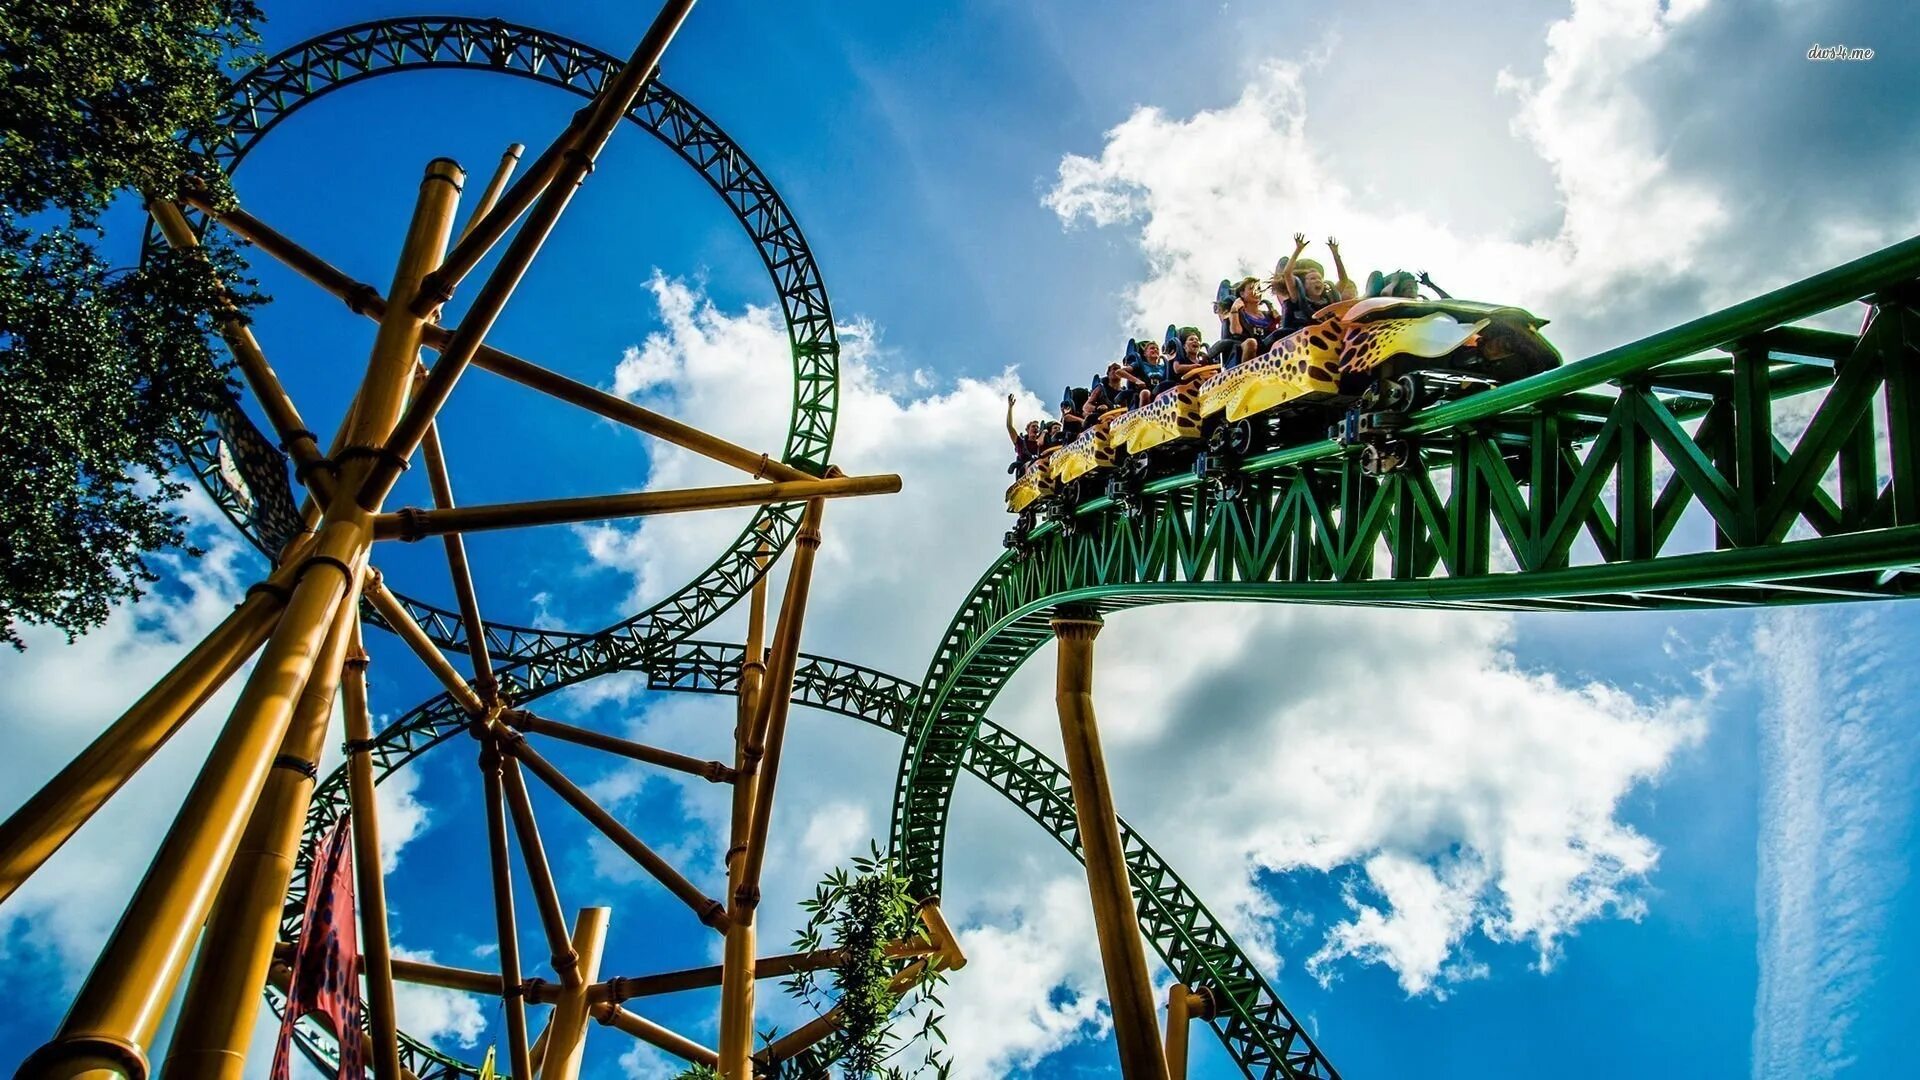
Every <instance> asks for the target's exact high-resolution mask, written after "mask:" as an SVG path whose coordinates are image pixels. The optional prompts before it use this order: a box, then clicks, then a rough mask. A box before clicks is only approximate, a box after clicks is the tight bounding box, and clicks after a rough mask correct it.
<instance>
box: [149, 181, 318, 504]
mask: <svg viewBox="0 0 1920 1080" xmlns="http://www.w3.org/2000/svg"><path fill="white" fill-rule="evenodd" d="M147 210H148V212H149V213H151V214H152V215H153V220H154V221H155V222H156V223H157V224H158V225H159V226H160V233H161V235H162V236H164V237H166V239H167V243H168V244H170V245H171V246H173V247H174V248H175V249H177V250H181V251H188V250H194V249H197V248H199V246H200V238H199V237H198V236H196V235H195V234H194V231H193V226H191V225H189V224H187V219H186V216H185V215H183V214H182V213H180V208H179V207H177V206H175V205H174V204H173V203H172V202H170V201H168V200H166V199H149V200H147ZM222 300H223V303H222V304H221V307H220V310H219V311H218V312H217V313H216V318H218V320H219V323H220V336H221V338H222V339H223V340H224V341H226V343H227V351H228V352H230V353H232V354H233V359H234V364H235V366H236V367H238V368H239V369H240V374H241V376H242V377H244V378H245V379H246V380H247V386H248V387H250V388H251V389H252V390H253V396H254V398H255V400H257V401H259V403H260V409H261V411H263V412H265V413H266V414H267V423H268V425H269V426H270V427H272V428H273V433H274V434H275V435H278V436H279V437H280V444H281V445H282V446H283V447H285V448H286V451H287V454H288V455H289V456H291V457H292V458H293V464H294V470H293V471H294V476H295V477H297V478H298V479H299V480H300V482H301V483H302V484H306V485H308V486H309V487H311V488H312V489H313V492H314V494H315V495H316V496H318V498H319V499H321V500H325V499H328V498H330V497H331V496H332V494H333V473H332V471H331V464H332V463H331V462H329V461H327V460H326V459H325V458H323V457H321V456H320V445H319V437H318V436H316V435H315V434H314V433H313V432H312V431H310V430H309V429H308V428H307V425H306V422H305V421H303V420H301V419H300V410H299V409H297V408H295V407H294V404H293V399H292V398H291V397H289V396H288V395H287V390H286V387H285V386H283V385H282V384H281V382H280V376H279V375H278V374H276V373H275V372H274V370H273V365H271V364H269V363H267V357H266V354H265V353H264V352H262V351H261V350H260V343H259V342H258V341H256V340H254V337H253V331H252V330H250V329H248V327H247V320H246V317H245V316H244V315H242V314H241V313H240V310H239V308H237V307H235V306H234V304H233V303H232V301H231V300H230V299H228V298H226V297H225V294H224V293H223V294H222Z"/></svg>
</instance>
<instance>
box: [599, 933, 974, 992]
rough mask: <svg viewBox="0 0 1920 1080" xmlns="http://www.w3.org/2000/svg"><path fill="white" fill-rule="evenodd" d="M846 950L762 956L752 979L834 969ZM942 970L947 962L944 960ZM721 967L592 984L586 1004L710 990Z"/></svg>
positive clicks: (915, 952) (907, 947)
mask: <svg viewBox="0 0 1920 1080" xmlns="http://www.w3.org/2000/svg"><path fill="white" fill-rule="evenodd" d="M885 951H886V954H887V955H888V956H890V957H893V958H895V959H905V958H909V957H915V956H931V955H933V954H935V953H938V952H940V951H941V949H940V947H939V946H938V945H937V944H935V943H934V942H931V941H926V940H922V939H919V938H913V939H909V940H907V941H896V942H893V943H891V944H889V945H888V946H887V947H886V950H885ZM846 956H847V954H846V951H845V950H843V949H814V950H812V951H810V952H798V953H782V954H779V955H775V956H762V957H760V958H759V959H757V960H755V961H754V962H753V975H754V978H756V979H780V978H785V977H786V976H788V975H795V974H798V973H800V972H803V971H821V970H824V969H826V968H830V967H834V966H836V965H838V964H839V963H841V962H842V961H844V960H845V959H846ZM941 963H942V966H943V967H944V966H946V962H945V960H944V959H943V960H942V962H941ZM724 970H725V969H724V968H723V966H722V965H720V964H714V965H712V966H710V967H699V968H687V969H685V970H682V971H663V972H660V973H658V974H655V975H629V976H621V977H618V978H612V979H607V980H606V981H604V982H598V983H595V984H593V986H592V987H590V988H589V989H588V991H587V1000H588V1001H592V1002H595V1003H599V1002H603V1001H611V1002H613V1003H615V1004H619V1003H620V1002H623V1001H631V1000H633V999H634V998H642V997H657V996H659V995H661V994H677V993H679V992H681V991H683V990H699V989H704V988H706V987H709V986H719V985H720V984H721V980H722V978H723V975H724Z"/></svg>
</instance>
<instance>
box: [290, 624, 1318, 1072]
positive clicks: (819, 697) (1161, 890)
mask: <svg viewBox="0 0 1920 1080" xmlns="http://www.w3.org/2000/svg"><path fill="white" fill-rule="evenodd" d="M616 647H617V646H616ZM741 655H742V649H741V647H740V646H739V645H737V644H720V643H715V642H707V641H681V642H678V643H676V644H674V645H673V646H672V647H671V648H669V649H666V650H663V651H660V652H657V653H653V654H647V653H644V652H640V651H637V650H632V649H627V650H625V651H622V652H619V653H618V654H617V655H613V656H611V657H610V658H609V659H608V661H607V663H608V664H610V665H611V666H609V667H605V668H602V669H601V672H602V673H603V672H604V671H609V670H620V671H644V672H646V674H647V685H648V688H649V689H651V690H656V691H679V692H686V693H701V694H734V693H737V692H738V689H739V680H740V661H741ZM547 667H548V665H547V663H546V662H545V661H535V662H533V663H530V664H524V665H520V666H518V667H517V668H515V669H514V671H515V674H514V675H513V676H512V677H511V679H509V680H508V681H507V684H506V688H507V689H508V690H509V696H510V697H512V698H513V699H514V700H515V701H526V700H530V699H532V698H534V697H538V696H540V695H541V694H544V693H548V692H551V691H552V690H554V689H557V688H559V687H561V686H564V685H567V684H568V681H569V680H568V679H567V678H566V676H565V675H564V674H562V673H561V672H560V671H558V670H553V671H549V670H547ZM917 695H918V690H917V689H916V688H915V687H914V686H913V684H912V683H909V682H907V681H905V680H903V679H899V678H896V677H894V676H892V675H888V674H886V673H884V672H880V671H875V670H873V669H872V668H866V667H861V666H859V665H857V664H847V663H843V662H841V661H838V660H833V659H830V658H827V657H821V656H811V655H807V654H802V655H801V658H800V664H799V667H798V669H797V671H796V675H795V680H794V692H793V701H794V703H795V704H797V705H807V706H811V707H813V708H816V709H821V710H824V711H827V712H832V713H838V714H840V715H842V716H850V717H853V718H854V719H857V720H863V721H865V722H867V723H869V724H872V725H874V726H876V727H880V728H884V729H885V730H887V731H891V732H893V733H895V734H897V735H904V734H906V733H907V731H908V728H909V725H910V724H911V723H912V721H913V716H914V700H915V698H916V697H917ZM467 723H468V721H467V717H466V715H465V714H464V713H462V712H461V710H460V707H459V706H458V705H456V704H454V702H453V701H452V699H451V698H449V697H448V696H446V695H444V694H442V695H440V696H438V697H435V698H433V699H431V700H429V701H427V702H425V703H423V704H422V705H420V706H418V707H416V708H414V709H413V710H412V711H411V712H409V713H407V714H406V715H405V716H402V717H401V718H400V719H398V720H396V721H395V722H394V723H392V724H391V725H389V726H388V727H387V729H386V730H385V731H383V732H382V733H381V734H380V735H379V736H378V738H377V740H376V745H375V746H374V748H373V760H374V769H375V775H376V776H377V777H382V778H384V777H385V776H386V775H387V774H389V773H391V772H392V771H393V770H395V769H398V768H402V767H404V766H405V765H406V764H407V763H408V762H410V761H412V760H413V759H414V758H416V757H418V756H419V755H421V754H423V753H425V752H427V751H428V750H430V749H432V748H433V747H434V746H437V745H439V744H440V743H441V742H444V741H446V740H448V739H450V738H453V737H455V736H458V735H461V734H463V733H464V732H465V731H466V729H467ZM961 768H962V769H964V770H966V771H968V772H971V773H973V774H974V775H975V776H978V777H979V778H980V779H982V780H983V781H985V782H986V784H987V786H988V787H990V788H992V789H993V790H994V791H997V792H999V793H1000V794H1001V795H1004V796H1005V797H1006V798H1007V799H1009V800H1011V801H1012V802H1013V803H1014V804H1015V805H1017V806H1019V807H1020V809H1021V810H1023V811H1025V812H1026V814H1027V816H1028V817H1030V818H1032V819H1033V820H1034V821H1035V822H1038V823H1039V824H1040V826H1041V827H1043V828H1045V829H1046V830H1047V832H1048V833H1049V834H1050V835H1052V836H1053V838H1054V839H1055V840H1057V841H1059V842H1060V845H1061V846H1062V847H1064V848H1066V849H1067V851H1068V852H1070V853H1071V854H1072V855H1073V856H1074V858H1076V859H1079V858H1082V854H1081V850H1080V839H1079V830H1078V826H1077V824H1076V822H1075V818H1074V809H1073V796H1072V791H1071V784H1070V783H1069V781H1068V779H1067V774H1066V771H1065V770H1064V769H1062V768H1061V767H1060V766H1059V765H1057V764H1055V763H1054V762H1053V761H1052V759H1050V758H1048V757H1047V756H1046V755H1045V754H1042V753H1041V752H1040V751H1038V750H1036V749H1034V748H1033V747H1032V746H1030V745H1028V744H1027V743H1026V742H1025V741H1023V740H1022V739H1020V738H1019V737H1018V736H1016V735H1014V734H1013V733H1011V732H1009V731H1006V730H1005V729H1003V728H1001V727H999V726H998V725H996V724H994V723H993V722H992V721H990V720H984V719H983V720H982V722H981V726H980V730H979V734H978V737H977V738H976V739H975V740H974V742H973V743H972V744H971V745H970V746H969V747H968V749H967V752H966V753H965V755H963V758H962V762H961ZM346 810H347V776H346V771H345V770H344V769H342V770H339V771H336V772H335V773H334V774H333V775H331V776H329V777H327V778H326V779H325V780H324V781H322V782H321V784H320V785H319V786H318V787H317V788H316V789H315V791H314V794H313V803H312V810H311V811H310V812H309V814H308V816H307V822H306V827H305V830H304V834H303V836H302V838H301V853H300V858H299V861H298V863H297V864H296V869H295V871H294V877H293V887H292V889H291V891H290V892H289V894H288V897H287V907H286V909H285V915H284V919H283V922H282V925H281V933H282V935H283V936H288V937H290V936H292V935H294V934H297V933H298V931H299V923H300V915H301V911H302V909H303V907H304V905H305V901H306V888H307V870H308V862H309V859H310V856H311V853H312V851H313V848H314V845H316V844H317V843H318V842H319V840H320V838H321V837H323V836H324V835H325V834H326V831H327V830H328V829H329V828H331V827H332V825H333V823H334V822H335V821H337V820H339V818H340V816H341V815H342V814H344V813H345V812H346ZM1120 835H1121V840H1122V843H1123V845H1124V847H1125V850H1126V858H1127V868H1128V871H1129V873H1130V875H1131V877H1132V879H1133V883H1134V900H1135V903H1136V906H1137V909H1138V912H1139V916H1140V928H1141V931H1142V933H1144V934H1145V935H1146V938H1147V940H1148V941H1149V942H1151V943H1152V945H1153V947H1154V949H1155V951H1157V952H1158V953H1159V955H1160V958H1161V959H1162V960H1164V961H1165V962H1166V964H1167V967H1168V969H1169V970H1171V971H1172V972H1173V975H1174V977H1175V978H1176V979H1179V980H1180V981H1182V982H1184V983H1186V984H1187V985H1189V986H1207V987H1211V988H1214V990H1215V992H1216V997H1217V999H1218V1001H1219V1002H1220V1011H1219V1015H1218V1016H1217V1017H1216V1018H1215V1019H1214V1020H1213V1021H1212V1024H1213V1027H1214V1030H1215V1032H1216V1033H1217V1034H1218V1035H1219V1037H1220V1040H1221V1042H1222V1043H1223V1044H1224V1045H1225V1046H1226V1048H1227V1051H1228V1052H1229V1053H1230V1054H1232V1055H1233V1058H1234V1060H1235V1061H1237V1062H1238V1063H1239V1064H1240V1067H1241V1068H1242V1070H1244V1071H1245V1072H1246V1074H1247V1075H1248V1076H1251V1077H1259V1078H1262V1080H1265V1078H1272V1077H1337V1076H1338V1075H1339V1073H1338V1072H1337V1071H1335V1070H1334V1068H1333V1067H1332V1066H1331V1065H1330V1064H1328V1063H1327V1061H1326V1059H1325V1058H1324V1057H1323V1056H1322V1055H1321V1053H1320V1051H1319V1049H1318V1048H1317V1047H1316V1046H1315V1045H1314V1044H1313V1042H1312V1040H1311V1039H1310V1038H1309V1037H1308V1036H1307V1033H1306V1032H1305V1030H1304V1029H1302V1028H1301V1026H1300V1024H1299V1023H1298V1022H1296V1021H1295V1020H1294V1018H1293V1015H1292V1014H1291V1013H1289V1012H1288V1011H1287V1008H1286V1006H1285V1005H1283V1004H1282V1003H1281V1001H1280V998H1279V996H1278V995H1277V994H1276V993H1274V990H1273V987H1272V986H1271V985H1269V984H1268V983H1267V981H1266V979H1265V978H1264V977H1263V976H1262V975H1261V974H1260V971H1259V969H1258V968H1256V967H1255V966H1254V964H1253V961H1252V960H1251V959H1249V958H1248V957H1247V955H1246V953H1245V952H1243V951H1242V950H1241V949H1240V947H1239V946H1238V945H1236V944H1235V943H1234V941H1233V938H1232V936H1231V935H1230V934H1228V933H1227V931H1226V929H1225V927H1223V926H1222V925H1221V924H1220V922H1219V920H1217V919H1215V918H1214V917H1213V914H1212V913H1211V912H1209V911H1208V910H1207V908H1206V905H1205V904H1203V903H1201V901H1200V897H1199V896H1198V895H1197V894H1196V893H1194V891H1193V890H1192V889H1191V888H1189V887H1188V886H1187V885H1186V884H1185V883H1184V882H1182V881H1181V880H1180V878H1179V876H1178V875H1176V874H1175V873H1174V871H1173V868H1172V867H1171V866H1169V865H1168V864H1167V862H1166V860H1165V859H1163V858H1161V856H1160V854H1159V853H1158V852H1156V851H1155V850H1154V849H1153V847H1152V845H1150V844H1148V843H1147V842H1146V841H1145V840H1144V839H1142V838H1141V837H1140V835H1139V834H1138V833H1136V832H1135V831H1134V830H1133V829H1132V828H1131V827H1129V826H1128V825H1127V823H1126V822H1125V821H1122V822H1121V823H1120ZM303 1034H304V1035H306V1036H307V1038H306V1042H307V1043H308V1044H309V1045H310V1047H311V1050H310V1052H312V1053H316V1054H321V1055H323V1059H324V1055H327V1054H331V1052H332V1051H331V1049H330V1045H329V1043H328V1041H327V1040H325V1038H324V1037H314V1034H313V1033H308V1032H305V1030H304V1029H303ZM403 1042H404V1043H405V1044H406V1046H407V1048H408V1052H409V1053H411V1054H412V1055H414V1057H415V1059H417V1060H419V1061H420V1062H421V1063H422V1068H424V1069H428V1070H429V1071H421V1069H420V1068H416V1069H415V1070H414V1071H415V1072H416V1073H417V1074H418V1075H419V1076H420V1077H421V1078H422V1080H429V1077H430V1076H432V1077H442V1076H448V1077H451V1076H472V1075H475V1072H474V1069H473V1067H472V1066H469V1065H466V1064H464V1063H462V1062H459V1061H456V1060H454V1059H452V1058H449V1057H447V1056H445V1055H443V1054H441V1053H439V1052H438V1051H436V1050H434V1049H432V1048H431V1047H428V1046H426V1045H425V1044H422V1043H419V1042H417V1041H414V1040H403ZM826 1065H827V1062H825V1061H821V1060H817V1059H809V1062H801V1061H799V1060H796V1061H793V1062H789V1063H788V1068H789V1069H790V1070H791V1072H790V1075H797V1076H809V1075H822V1076H824V1075H825V1072H824V1070H825V1067H826ZM410 1067H411V1066H410Z"/></svg>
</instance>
